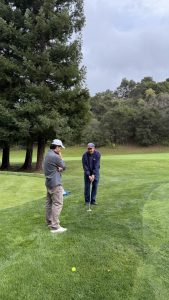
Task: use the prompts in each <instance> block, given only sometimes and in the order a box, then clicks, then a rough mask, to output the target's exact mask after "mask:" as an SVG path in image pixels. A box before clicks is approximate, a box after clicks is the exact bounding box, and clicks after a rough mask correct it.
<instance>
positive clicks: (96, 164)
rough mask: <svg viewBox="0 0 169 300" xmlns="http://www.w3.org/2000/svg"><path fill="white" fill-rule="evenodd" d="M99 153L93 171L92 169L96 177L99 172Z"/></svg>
mask: <svg viewBox="0 0 169 300" xmlns="http://www.w3.org/2000/svg"><path fill="white" fill-rule="evenodd" d="M100 157H101V155H100V153H99V152H97V156H96V163H95V166H94V169H93V175H96V174H97V173H98V172H99V169H100Z"/></svg>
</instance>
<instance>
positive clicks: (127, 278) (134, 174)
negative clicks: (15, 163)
mask: <svg viewBox="0 0 169 300" xmlns="http://www.w3.org/2000/svg"><path fill="white" fill-rule="evenodd" d="M75 153H76V152H75V150H74V151H73V153H68V150H67V154H66V155H65V158H66V157H67V158H66V163H67V167H68V168H67V171H66V172H65V174H64V175H63V183H64V187H65V189H66V190H69V191H71V195H70V196H68V197H65V201H64V209H63V211H62V215H61V221H62V225H63V226H66V227H67V228H68V231H67V232H66V233H64V234H60V235H52V234H51V233H50V232H49V230H48V228H47V227H46V226H45V222H44V214H45V211H44V202H45V188H44V178H43V176H42V175H40V174H39V175H38V174H37V175H34V174H20V173H17V174H16V173H8V172H6V173H4V172H1V173H0V178H1V181H0V182H1V183H0V192H1V195H2V196H1V200H0V262H1V263H0V278H1V280H0V299H3V300H10V299H11V300H13V299H17V300H18V299H19V300H21V299H31V300H40V299H44V300H46V299H47V300H48V299H49V300H53V299H58V300H62V299H63V300H67V299H75V300H76V299H84V300H86V299H91V300H93V299H94V300H95V299H97V300H98V299H100V300H103V299H110V300H112V299H115V300H117V299H118V300H119V299H132V300H135V299H146V300H147V299H148V300H151V299H158V300H163V299H164V300H166V299H168V294H169V268H168V264H169V250H168V249H169V247H168V246H169V232H168V228H169V218H168V215H169V164H168V162H169V155H168V154H167V153H166V154H165V153H164V154H155V153H154V154H130V155H122V154H121V155H116V156H114V155H110V153H107V156H106V155H103V157H102V163H101V179H100V185H99V191H98V203H99V205H98V206H97V207H94V208H93V210H92V212H91V213H89V212H87V211H86V208H85V206H84V203H83V202H84V200H83V173H82V168H81V162H80V159H81V158H80V156H79V152H78V151H77V155H75ZM71 156H73V158H72V159H70V157H71ZM16 159H17V157H16ZM73 266H75V267H76V269H77V271H76V272H72V271H71V268H72V267H73Z"/></svg>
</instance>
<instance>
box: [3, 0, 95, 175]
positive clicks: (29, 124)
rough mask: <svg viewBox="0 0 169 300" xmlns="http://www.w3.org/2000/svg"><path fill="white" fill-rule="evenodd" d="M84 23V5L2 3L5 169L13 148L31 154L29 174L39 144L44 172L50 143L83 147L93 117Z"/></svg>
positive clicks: (49, 0)
mask: <svg viewBox="0 0 169 300" xmlns="http://www.w3.org/2000/svg"><path fill="white" fill-rule="evenodd" d="M84 21H85V20H84V13H83V0H55V1H54V0H24V1H18V0H1V1H0V70H1V71H0V148H1V149H2V164H1V169H4V170H5V169H9V167H10V148H11V146H13V145H20V146H22V147H24V148H25V150H26V152H25V161H24V163H23V166H22V169H23V170H27V169H30V168H31V167H32V154H33V146H34V145H35V144H36V145H37V162H36V169H37V170H39V169H40V168H41V165H42V160H43V156H44V150H45V145H46V143H47V141H50V140H51V139H53V138H56V137H57V138H61V139H62V140H63V142H64V141H66V142H67V143H77V142H78V141H79V139H80V137H81V131H82V129H83V128H84V126H85V124H86V122H87V120H88V111H89V104H88V99H89V94H88V91H87V89H85V88H83V82H84V75H85V70H84V67H82V66H81V59H82V53H81V30H82V27H83V25H84Z"/></svg>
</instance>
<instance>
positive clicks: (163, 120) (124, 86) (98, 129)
mask: <svg viewBox="0 0 169 300" xmlns="http://www.w3.org/2000/svg"><path fill="white" fill-rule="evenodd" d="M90 106H91V108H90V110H91V119H90V122H89V123H88V125H87V127H86V128H85V130H84V131H83V137H82V139H83V141H84V142H87V141H88V140H92V141H95V143H96V144H97V145H98V146H101V145H107V144H127V143H136V144H138V145H142V146H149V145H153V144H163V145H169V79H166V80H165V81H163V82H155V81H154V80H153V78H152V77H145V78H143V79H142V80H141V82H137V83H136V82H134V81H133V80H127V79H126V78H124V79H123V80H122V82H121V84H120V86H119V87H118V88H117V89H116V90H115V91H110V90H107V91H106V92H102V93H97V94H96V95H95V96H94V97H91V99H90Z"/></svg>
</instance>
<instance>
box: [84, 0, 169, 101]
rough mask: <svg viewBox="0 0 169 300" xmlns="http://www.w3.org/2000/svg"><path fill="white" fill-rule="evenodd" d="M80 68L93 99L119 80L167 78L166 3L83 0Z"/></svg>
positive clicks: (168, 35) (168, 2)
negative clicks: (85, 70)
mask: <svg viewBox="0 0 169 300" xmlns="http://www.w3.org/2000/svg"><path fill="white" fill-rule="evenodd" d="M84 8H85V16H86V26H85V28H84V30H83V64H84V65H85V66H86V68H87V75H86V84H87V87H88V88H89V91H90V93H91V94H92V95H94V94H95V93H96V92H102V91H105V90H107V89H110V90H114V89H115V88H116V87H117V86H119V85H120V82H121V80H122V78H124V77H126V78H127V79H133V80H135V81H140V80H141V79H142V78H143V77H145V76H151V77H153V78H154V80H156V81H163V80H165V79H166V78H169V0H84Z"/></svg>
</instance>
